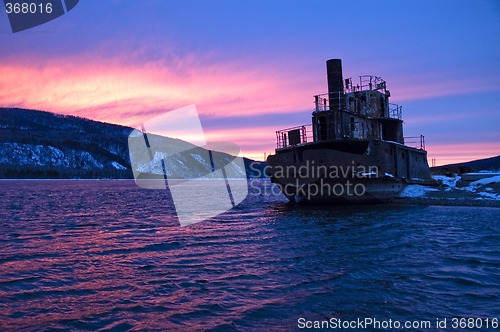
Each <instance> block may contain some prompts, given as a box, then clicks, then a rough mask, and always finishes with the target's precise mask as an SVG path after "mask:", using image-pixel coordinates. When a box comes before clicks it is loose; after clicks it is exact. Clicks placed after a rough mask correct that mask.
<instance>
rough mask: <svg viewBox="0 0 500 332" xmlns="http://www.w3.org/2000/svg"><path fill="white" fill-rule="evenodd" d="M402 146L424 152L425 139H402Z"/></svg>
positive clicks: (422, 137) (422, 136) (419, 137)
mask: <svg viewBox="0 0 500 332" xmlns="http://www.w3.org/2000/svg"><path fill="white" fill-rule="evenodd" d="M404 144H405V145H407V146H409V147H412V148H415V149H420V150H425V137H424V135H420V136H409V137H404Z"/></svg>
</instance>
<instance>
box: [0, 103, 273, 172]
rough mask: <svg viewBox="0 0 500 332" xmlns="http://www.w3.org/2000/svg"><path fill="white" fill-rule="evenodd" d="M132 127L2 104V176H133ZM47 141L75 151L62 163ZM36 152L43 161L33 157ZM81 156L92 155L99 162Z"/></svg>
mask: <svg viewBox="0 0 500 332" xmlns="http://www.w3.org/2000/svg"><path fill="white" fill-rule="evenodd" d="M132 130H133V129H132V128H129V127H125V126H120V125H114V124H109V123H103V122H97V121H92V120H88V119H84V118H80V117H76V116H67V115H59V114H54V113H49V112H45V111H35V110H27V109H19V108H0V178H16V179H21V178H23V179H28V178H35V179H38V178H52V179H68V178H82V179H96V178H97V179H103V178H105V179H131V178H133V175H132V171H131V165H130V159H129V158H130V157H129V152H128V136H129V134H130V133H131V131H132ZM2 143H6V144H2ZM39 147H45V149H37V148H39ZM47 147H52V148H54V149H57V150H59V151H61V152H62V153H63V155H64V156H65V158H68V156H71V157H70V160H69V161H68V160H67V161H66V162H65V164H64V165H62V164H61V163H60V160H59V164H57V162H58V160H55V161H54V160H50V156H47V152H46V151H47ZM9 149H10V150H9ZM16 149H17V150H16ZM19 149H21V150H22V152H23V153H24V154H26V155H24V156H23V155H21V154H23V153H19ZM26 149H28V151H26ZM44 151H45V152H44ZM44 153H45V155H43V154H44ZM40 154H42V155H40ZM34 155H37V156H36V157H37V158H39V159H40V158H41V159H42V160H43V162H40V160H38V161H37V162H35V161H33V160H34V157H33V156H34ZM81 156H91V157H89V158H91V160H93V161H95V164H96V165H97V166H95V167H92V165H91V164H89V161H88V160H87V161H85V160H83V161H82V157H81ZM35 159H36V158H35ZM116 165H121V166H123V168H124V169H120V168H122V167H120V166H118V168H117V166H116ZM251 165H253V167H250V166H251ZM245 166H246V167H245V168H246V172H247V176H248V177H261V176H262V174H263V172H259V171H255V170H261V169H263V168H264V166H265V163H261V162H254V161H252V160H249V159H246V158H245Z"/></svg>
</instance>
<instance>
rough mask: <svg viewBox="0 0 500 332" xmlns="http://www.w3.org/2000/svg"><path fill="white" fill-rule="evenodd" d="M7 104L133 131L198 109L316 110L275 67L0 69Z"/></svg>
mask: <svg viewBox="0 0 500 332" xmlns="http://www.w3.org/2000/svg"><path fill="white" fill-rule="evenodd" d="M0 73H1V81H0V88H1V89H0V104H1V105H3V106H8V107H23V108H34V109H43V110H47V111H52V112H56V113H63V114H72V115H78V116H83V117H88V118H91V119H94V120H100V121H107V122H113V123H120V124H126V125H134V124H137V123H140V122H143V121H145V120H147V119H149V118H151V117H153V116H154V115H157V114H159V113H163V112H165V111H168V110H172V109H175V108H178V107H182V106H185V105H189V104H193V103H194V104H196V105H197V107H198V111H199V112H200V113H201V114H206V115H210V116H212V117H223V116H227V115H239V116H245V115H248V116H250V115H257V114H265V113H270V112H275V113H280V112H281V113H284V112H290V111H293V110H300V109H304V108H306V109H307V108H312V102H310V99H311V98H308V97H309V96H307V95H306V94H307V92H304V91H307V90H308V89H307V88H305V87H304V85H306V84H307V82H306V81H307V80H303V77H302V76H301V75H296V74H292V73H290V72H288V73H285V74H283V73H281V72H277V71H276V70H273V69H272V66H269V67H266V66H265V65H264V66H254V65H251V64H249V63H245V64H242V63H239V64H235V63H233V64H230V63H229V64H208V65H207V64H203V63H192V61H187V60H186V61H184V62H182V61H177V62H174V63H173V65H172V66H171V67H169V66H166V65H161V64H158V63H145V64H140V63H126V64H124V63H123V62H121V61H119V60H102V59H97V60H96V59H94V60H92V61H91V60H89V59H81V58H65V59H59V60H55V59H53V60H48V61H45V63H43V66H42V65H40V64H36V63H35V62H34V61H28V60H27V59H23V60H20V61H15V62H11V63H2V64H0Z"/></svg>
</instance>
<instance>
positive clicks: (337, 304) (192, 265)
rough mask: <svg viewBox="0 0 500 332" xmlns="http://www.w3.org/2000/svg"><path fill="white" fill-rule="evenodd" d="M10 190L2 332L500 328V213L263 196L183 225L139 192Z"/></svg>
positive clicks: (123, 184)
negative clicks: (363, 322)
mask: <svg viewBox="0 0 500 332" xmlns="http://www.w3.org/2000/svg"><path fill="white" fill-rule="evenodd" d="M199 185H200V186H201V185H203V186H209V185H210V183H208V182H203V181H201V182H200V184H199ZM257 185H261V183H259V182H257ZM253 187H254V188H253V189H251V190H253V192H255V190H256V189H255V188H257V187H256V185H255V183H254V186H253ZM0 191H1V192H2V200H1V203H0V222H1V231H0V248H2V249H1V251H0V327H1V329H2V330H4V329H17V328H19V327H27V328H28V329H30V330H46V329H54V328H55V329H57V328H61V329H70V330H77V329H78V330H79V329H87V330H95V329H99V328H113V329H118V330H127V329H162V330H165V329H174V328H175V329H184V330H206V329H208V330H210V329H224V328H227V329H229V330H231V329H236V330H248V329H260V330H262V329H264V328H265V329H271V330H272V329H277V330H280V329H281V330H282V329H294V328H296V327H297V319H298V318H299V317H305V318H306V319H309V320H317V319H329V318H330V317H337V318H340V319H343V320H346V319H353V318H357V317H378V318H379V319H393V320H401V321H403V320H413V319H422V320H423V319H428V320H431V321H433V322H434V321H435V319H436V317H443V318H445V317H448V318H451V317H457V316H460V317H462V316H463V317H478V316H479V317H500V309H499V308H498V300H499V297H500V273H499V268H500V246H499V244H500V233H499V225H498V220H500V218H499V217H500V211H499V210H498V209H492V208H472V207H436V206H428V207H422V206H400V205H369V206H346V207H321V206H306V207H304V206H292V205H288V204H287V203H286V202H285V200H284V199H283V197H276V196H273V195H267V196H264V195H259V196H256V195H252V194H250V195H249V197H248V198H247V199H246V200H245V201H244V202H243V204H241V205H240V206H238V207H236V208H234V209H232V210H230V211H228V212H227V213H224V214H222V215H219V216H217V217H215V218H212V219H210V220H209V221H205V222H202V223H199V224H195V225H192V226H190V227H179V226H178V221H177V218H176V215H175V213H174V211H173V208H172V203H171V199H170V198H169V197H168V194H167V193H166V192H165V191H154V190H143V189H140V188H138V187H136V186H135V185H134V183H133V182H131V181H0Z"/></svg>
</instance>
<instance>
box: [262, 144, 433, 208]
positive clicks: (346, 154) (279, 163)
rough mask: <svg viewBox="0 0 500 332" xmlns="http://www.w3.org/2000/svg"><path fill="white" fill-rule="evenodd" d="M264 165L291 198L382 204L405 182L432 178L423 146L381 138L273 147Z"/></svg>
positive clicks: (419, 181) (395, 194)
mask: <svg viewBox="0 0 500 332" xmlns="http://www.w3.org/2000/svg"><path fill="white" fill-rule="evenodd" d="M267 163H268V173H269V176H270V178H271V181H272V182H273V183H275V184H276V185H278V186H279V187H280V189H281V191H282V192H283V193H284V194H285V196H286V197H287V198H288V199H289V200H290V201H292V202H313V203H326V202H329V203H339V204H344V203H364V202H385V201H390V200H391V199H393V198H395V197H396V196H397V195H398V194H399V193H400V192H401V190H403V188H404V187H405V185H406V184H409V183H420V184H430V183H431V181H432V180H431V178H430V174H429V167H428V163H427V153H426V151H425V150H421V149H415V148H411V147H408V146H405V145H402V144H399V143H394V142H387V141H381V140H342V141H336V140H333V141H330V142H328V141H323V142H314V143H306V144H303V145H299V146H293V147H289V148H283V149H278V150H276V154H275V155H271V156H269V157H268V159H267Z"/></svg>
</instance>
